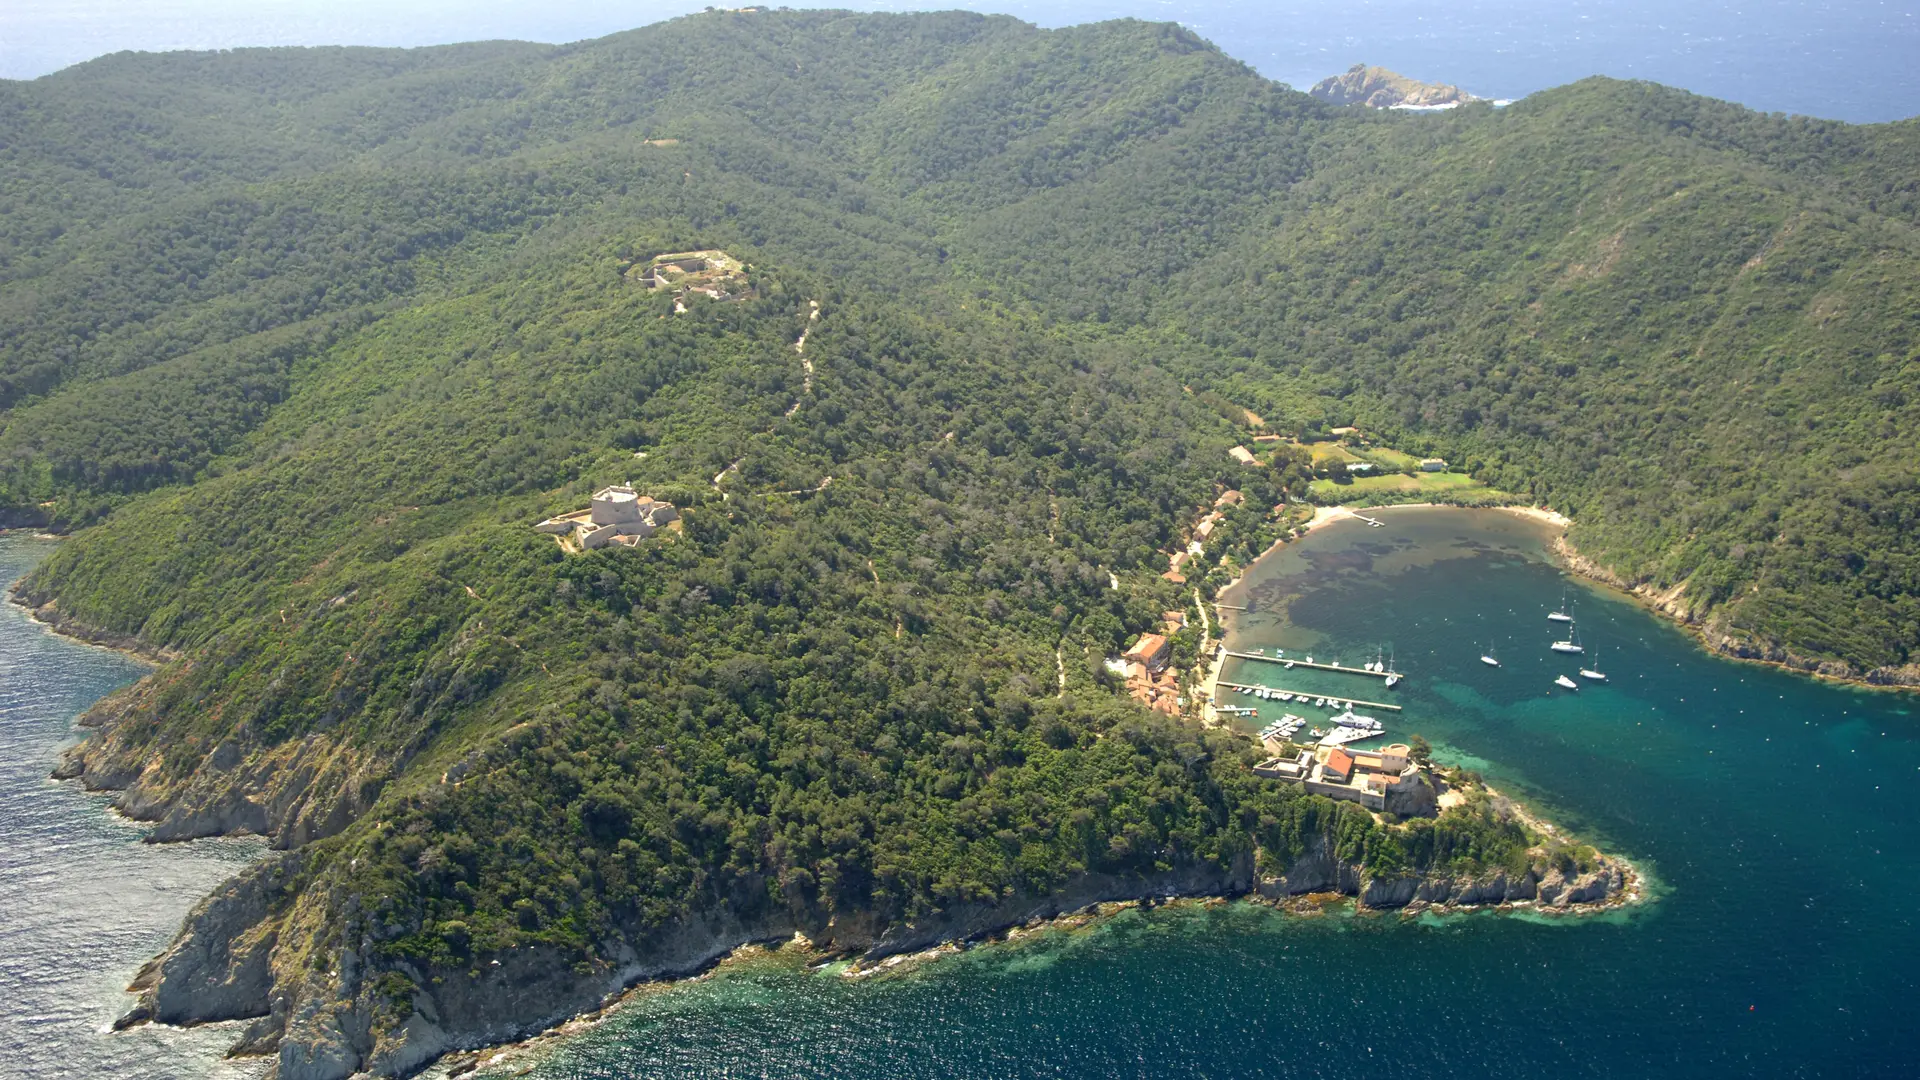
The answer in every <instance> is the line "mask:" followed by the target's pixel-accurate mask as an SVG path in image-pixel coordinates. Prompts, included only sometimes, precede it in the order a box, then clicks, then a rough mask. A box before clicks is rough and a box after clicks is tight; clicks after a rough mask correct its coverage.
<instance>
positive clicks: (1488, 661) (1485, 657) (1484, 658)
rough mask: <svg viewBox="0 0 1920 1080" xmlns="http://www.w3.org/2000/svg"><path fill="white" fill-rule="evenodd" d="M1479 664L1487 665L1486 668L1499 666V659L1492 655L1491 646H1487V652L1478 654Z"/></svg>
mask: <svg viewBox="0 0 1920 1080" xmlns="http://www.w3.org/2000/svg"><path fill="white" fill-rule="evenodd" d="M1480 662H1481V663H1483V664H1485V665H1487V666H1488V667H1499V666H1500V659H1499V657H1496V656H1494V655H1493V646H1491V645H1489V646H1487V651H1486V652H1483V653H1481V654H1480Z"/></svg>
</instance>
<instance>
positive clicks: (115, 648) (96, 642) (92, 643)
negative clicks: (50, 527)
mask: <svg viewBox="0 0 1920 1080" xmlns="http://www.w3.org/2000/svg"><path fill="white" fill-rule="evenodd" d="M20 580H21V581H24V580H26V579H25V578H24V577H23V578H21V579H20ZM19 584H20V583H19V582H18V581H16V582H14V583H13V584H12V585H9V586H7V588H6V601H7V603H8V604H10V605H11V606H13V607H16V608H19V609H20V610H21V611H22V612H24V613H25V614H26V616H27V618H29V619H31V620H33V621H34V622H35V623H38V624H39V626H40V628H41V629H43V630H45V631H46V632H47V633H50V634H54V635H56V636H58V637H63V638H66V639H67V640H68V641H71V642H74V643H75V644H79V645H86V646H88V647H90V648H95V649H105V650H107V651H108V652H116V653H119V654H120V655H122V656H125V657H128V658H130V659H133V660H138V661H140V662H141V663H143V664H146V665H147V666H149V667H154V668H158V667H161V666H163V665H166V664H170V663H172V662H174V661H175V660H178V659H180V656H181V654H180V652H179V651H178V650H176V649H168V648H162V647H159V646H155V645H149V644H147V643H146V642H144V641H142V640H140V639H139V638H138V637H137V636H134V635H132V634H116V633H113V632H112V631H108V630H101V629H99V628H98V627H94V626H90V625H88V624H86V623H84V622H81V621H80V620H78V619H74V618H69V617H68V616H66V615H64V614H62V613H61V612H60V609H59V608H58V607H57V606H56V604H55V602H54V601H51V600H49V601H48V602H46V603H44V604H37V605H36V604H34V603H33V602H32V601H30V600H28V599H26V598H25V597H24V596H22V595H21V593H20V589H19ZM149 674H151V672H149ZM145 677H146V676H144V675H143V676H141V678H143V679H144V678H145ZM136 682H137V680H136Z"/></svg>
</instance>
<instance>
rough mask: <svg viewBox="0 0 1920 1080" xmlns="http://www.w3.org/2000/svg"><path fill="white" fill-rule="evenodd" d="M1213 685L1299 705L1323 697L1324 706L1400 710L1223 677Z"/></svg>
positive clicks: (1389, 705) (1371, 702) (1355, 699)
mask: <svg viewBox="0 0 1920 1080" xmlns="http://www.w3.org/2000/svg"><path fill="white" fill-rule="evenodd" d="M1214 685H1215V686H1220V687H1225V688H1226V689H1228V690H1239V691H1241V692H1243V693H1249V694H1255V693H1259V692H1261V691H1265V692H1267V693H1269V694H1272V695H1273V696H1274V698H1275V699H1276V700H1279V701H1281V702H1287V701H1292V702H1295V703H1297V704H1301V705H1306V704H1310V703H1312V702H1313V701H1314V700H1315V699H1317V698H1324V699H1326V701H1327V705H1326V706H1324V707H1326V708H1332V707H1335V706H1336V704H1337V705H1338V706H1339V707H1348V706H1353V705H1361V706H1365V707H1366V708H1369V709H1386V710H1387V711H1389V712H1399V711H1400V706H1398V705H1394V704H1390V703H1388V702H1385V701H1362V700H1361V699H1359V698H1350V697H1343V696H1341V695H1339V694H1327V693H1324V692H1323V693H1307V692H1305V691H1301V690H1286V689H1282V688H1280V687H1277V686H1261V685H1260V684H1258V683H1237V682H1227V681H1226V680H1224V679H1222V680H1220V681H1219V682H1216V683H1214ZM1216 711H1219V712H1226V711H1228V710H1227V708H1217V710H1216ZM1236 711H1241V712H1243V713H1244V712H1245V711H1248V710H1236Z"/></svg>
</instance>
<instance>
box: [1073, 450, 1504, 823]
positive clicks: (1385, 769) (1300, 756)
mask: <svg viewBox="0 0 1920 1080" xmlns="http://www.w3.org/2000/svg"><path fill="white" fill-rule="evenodd" d="M1247 417H1248V422H1249V424H1251V425H1253V426H1254V428H1255V433H1254V434H1253V435H1252V437H1251V439H1250V440H1249V442H1250V445H1247V444H1242V445H1236V446H1233V447H1231V448H1230V449H1229V450H1228V451H1227V453H1228V456H1229V457H1230V458H1231V460H1232V461H1233V462H1234V463H1235V464H1237V465H1239V466H1241V467H1242V468H1245V469H1248V470H1267V469H1272V470H1276V471H1279V470H1281V469H1285V468H1288V467H1293V468H1295V469H1296V470H1297V471H1296V476H1297V475H1298V473H1300V472H1304V473H1306V474H1307V475H1308V476H1310V477H1311V482H1310V486H1308V489H1307V492H1306V495H1307V499H1305V500H1303V502H1302V503H1300V504H1295V503H1291V502H1289V501H1288V500H1287V499H1286V498H1285V497H1282V498H1281V499H1280V501H1279V502H1278V503H1276V504H1275V505H1274V506H1273V508H1272V510H1271V511H1270V512H1269V513H1265V514H1262V515H1260V517H1261V519H1262V520H1264V521H1266V522H1267V523H1268V524H1267V530H1268V531H1269V532H1271V533H1272V534H1273V535H1272V536H1270V537H1263V540H1265V539H1271V540H1280V539H1284V538H1288V537H1297V536H1299V535H1302V534H1303V533H1304V531H1305V529H1306V527H1308V526H1309V525H1310V522H1308V521H1306V520H1303V519H1302V516H1301V515H1302V513H1304V512H1305V511H1306V508H1307V506H1308V505H1321V506H1324V505H1326V504H1327V503H1338V502H1342V501H1348V500H1349V499H1350V498H1352V497H1353V496H1354V495H1355V494H1359V495H1361V496H1363V497H1364V496H1366V495H1367V494H1369V493H1371V494H1373V495H1374V496H1376V497H1379V498H1382V499H1383V500H1385V501H1393V499H1392V496H1393V495H1396V494H1398V495H1402V496H1403V497H1404V496H1407V495H1416V494H1418V493H1421V492H1428V491H1441V490H1460V489H1462V488H1465V487H1469V486H1471V487H1476V488H1483V487H1484V485H1480V484H1478V482H1477V481H1473V480H1471V478H1468V477H1466V476H1465V475H1464V474H1460V473H1455V472H1451V471H1449V470H1450V466H1449V464H1448V463H1447V461H1445V460H1444V459H1442V458H1438V457H1425V458H1421V457H1415V456H1413V455H1410V454H1404V453H1401V452H1399V451H1397V450H1392V449H1388V448H1382V447H1376V446H1374V445H1372V443H1371V441H1370V440H1368V439H1367V438H1366V436H1365V435H1363V434H1362V433H1361V431H1360V429H1359V428H1357V427H1354V426H1344V427H1335V428H1332V429H1330V430H1328V431H1325V432H1322V433H1320V434H1318V435H1304V436H1302V437H1296V438H1289V437H1287V436H1283V435H1279V434H1275V433H1271V432H1268V431H1264V430H1262V428H1264V422H1263V421H1260V420H1259V419H1258V418H1257V417H1254V416H1253V415H1252V414H1251V413H1248V414H1247ZM1296 482H1297V481H1296ZM1244 486H1245V487H1246V489H1247V490H1267V486H1266V485H1261V484H1257V483H1249V484H1247V485H1244ZM1356 488H1357V489H1358V492H1357V493H1356V491H1355V489H1356ZM1247 490H1242V489H1241V488H1230V489H1228V490H1226V491H1223V492H1221V493H1220V494H1219V495H1218V496H1216V497H1215V499H1214V500H1213V502H1212V504H1211V506H1206V507H1203V508H1202V511H1201V514H1200V516H1199V518H1198V519H1197V520H1196V521H1195V522H1194V524H1193V525H1192V526H1191V528H1190V529H1189V530H1188V531H1187V533H1186V536H1185V539H1184V542H1183V543H1182V544H1181V545H1180V546H1179V547H1178V548H1177V549H1176V550H1174V551H1172V552H1170V553H1169V554H1168V556H1167V560H1168V563H1167V569H1166V570H1165V571H1164V572H1163V573H1162V574H1161V575H1160V576H1161V578H1162V579H1164V580H1165V581H1167V582H1169V583H1171V584H1173V585H1176V586H1184V585H1186V584H1188V580H1189V579H1188V574H1189V572H1190V570H1191V568H1192V567H1194V566H1196V565H1201V563H1202V562H1203V560H1204V561H1206V562H1215V563H1217V562H1219V561H1220V559H1219V557H1218V555H1217V554H1216V557H1215V558H1214V559H1211V560H1206V559H1205V557H1206V555H1207V552H1208V544H1209V542H1210V541H1211V540H1213V539H1214V538H1215V535H1216V533H1217V532H1218V531H1219V530H1220V529H1221V528H1222V527H1223V526H1224V524H1225V523H1226V521H1227V519H1228V516H1229V515H1230V514H1232V513H1233V512H1234V511H1236V510H1238V509H1240V508H1243V507H1246V506H1247V503H1248V495H1247ZM1296 490H1297V489H1296ZM1325 512H1326V511H1324V510H1322V511H1319V512H1318V513H1319V514H1324V513H1325ZM1312 516H1313V517H1314V519H1315V520H1318V514H1316V515H1312ZM1239 520H1243V521H1244V520H1248V519H1239ZM1363 520H1369V521H1370V522H1371V519H1364V518H1363ZM1372 523H1374V524H1378V523H1377V522H1372ZM1239 528H1240V529H1241V530H1242V531H1244V529H1245V525H1244V524H1243V525H1241V526H1239ZM1263 549H1264V544H1263ZM1202 570H1203V572H1220V573H1225V572H1226V570H1225V569H1224V568H1223V567H1219V566H1203V567H1202ZM1235 572H1236V573H1237V572H1238V571H1237V569H1236V571H1235ZM1194 600H1195V602H1196V603H1201V604H1202V605H1203V611H1202V612H1201V616H1202V619H1203V621H1204V620H1205V614H1206V612H1205V610H1204V607H1206V606H1213V607H1220V608H1227V609H1233V610H1238V609H1237V608H1236V606H1235V605H1230V604H1213V605H1208V604H1206V602H1205V601H1204V600H1203V599H1202V596H1201V594H1200V593H1199V592H1196V593H1195V595H1194ZM1187 626H1188V617H1187V612H1186V611H1165V612H1163V613H1162V615H1161V626H1160V627H1159V629H1158V630H1155V631H1149V632H1145V633H1141V634H1139V635H1138V636H1137V637H1136V638H1135V639H1134V641H1133V642H1132V644H1131V645H1130V646H1129V647H1128V648H1127V650H1126V651H1125V652H1124V653H1122V654H1121V655H1120V656H1119V657H1117V658H1113V659H1109V660H1108V661H1107V663H1106V666H1107V669H1108V670H1109V671H1111V672H1113V674H1115V675H1116V676H1118V677H1119V678H1120V679H1121V681H1122V684H1123V686H1124V688H1125V691H1126V693H1127V695H1128V696H1129V697H1130V698H1132V699H1133V700H1134V701H1136V702H1138V703H1140V704H1141V705H1142V706H1144V707H1145V708H1148V709H1151V710H1153V711H1154V712H1158V713H1161V714H1163V715H1167V716H1180V715H1188V714H1196V715H1202V716H1204V718H1205V720H1206V722H1207V723H1209V724H1220V723H1231V722H1232V721H1233V720H1234V719H1235V718H1240V717H1251V716H1255V715H1257V713H1256V711H1255V710H1254V709H1253V708H1252V707H1251V704H1257V702H1254V703H1250V704H1249V705H1248V706H1235V705H1229V704H1227V703H1225V702H1224V701H1222V700H1221V696H1222V695H1224V694H1229V693H1235V692H1237V693H1240V694H1244V695H1248V696H1252V697H1258V698H1261V699H1265V700H1277V701H1282V702H1293V701H1295V700H1297V701H1298V702H1299V707H1300V708H1301V709H1302V711H1305V709H1306V708H1307V707H1309V705H1310V704H1314V705H1320V706H1322V707H1325V708H1329V709H1333V710H1336V713H1335V715H1333V716H1332V717H1331V718H1330V719H1329V720H1328V721H1326V722H1324V723H1323V724H1322V725H1321V726H1319V727H1314V728H1312V729H1311V730H1307V729H1308V724H1309V721H1307V720H1306V719H1305V718H1303V717H1301V716H1296V715H1294V714H1292V713H1288V714H1286V716H1285V717H1284V718H1283V719H1282V720H1280V721H1278V722H1276V723H1272V724H1268V725H1267V726H1266V727H1265V728H1264V729H1263V730H1261V731H1260V732H1259V734H1258V736H1257V737H1258V739H1259V741H1260V743H1261V746H1262V749H1263V751H1264V753H1265V755H1266V756H1265V757H1264V758H1263V759H1262V760H1260V761H1259V762H1258V763H1257V764H1256V765H1254V766H1253V773H1254V775H1256V776H1259V777H1261V778H1263V779H1269V780H1276V781H1283V782H1292V783H1298V784H1300V785H1301V786H1302V787H1303V788H1304V789H1305V790H1307V791H1308V792H1310V793H1312V794H1316V795H1324V796H1326V797H1328V798H1332V799H1341V800H1345V801H1349V802H1354V803H1357V804H1359V805H1361V806H1363V807H1366V808H1367V809H1368V810H1372V811H1374V812H1377V813H1387V814H1398V815H1402V816H1433V815H1435V814H1437V813H1438V808H1439V803H1440V793H1441V792H1442V791H1443V790H1444V785H1443V784H1441V782H1440V781H1439V780H1438V779H1436V778H1435V777H1434V776H1433V775H1432V772H1431V769H1430V767H1429V765H1428V763H1427V762H1426V761H1425V760H1424V754H1421V755H1416V754H1415V753H1414V751H1413V749H1412V748H1411V747H1409V746H1408V745H1407V744H1406V743H1402V742H1394V743H1390V744H1388V745H1386V746H1384V747H1382V748H1379V749H1362V748H1360V747H1358V746H1355V745H1352V744H1355V743H1360V742H1365V741H1370V740H1373V739H1377V738H1382V737H1383V736H1384V735H1385V728H1384V726H1383V725H1381V724H1380V723H1379V721H1377V720H1374V719H1373V718H1372V717H1369V716H1364V715H1360V714H1358V713H1356V712H1355V711H1354V710H1355V707H1356V706H1359V707H1362V708H1366V709H1368V710H1369V711H1376V710H1379V711H1386V712H1398V711H1399V709H1400V707H1399V706H1397V705H1394V704H1391V703H1390V702H1384V701H1379V702H1376V701H1362V700H1360V699H1359V698H1356V697H1347V696H1344V695H1341V694H1339V693H1337V692H1336V693H1335V694H1332V695H1327V694H1320V693H1317V692H1316V693H1315V694H1308V693H1304V692H1302V693H1297V694H1296V693H1293V692H1288V691H1285V690H1282V689H1281V688H1278V687H1271V686H1264V685H1259V684H1257V683H1231V682H1223V681H1221V680H1220V678H1219V673H1220V671H1221V665H1222V664H1224V663H1225V661H1226V660H1227V659H1228V658H1229V657H1233V658H1237V659H1239V660H1241V661H1242V662H1243V663H1244V662H1247V661H1269V662H1272V663H1274V664H1279V665H1282V666H1283V667H1284V668H1285V669H1286V670H1288V671H1293V670H1295V669H1299V670H1308V669H1315V670H1319V671H1326V672H1335V673H1341V674H1349V675H1362V676H1372V677H1377V678H1380V679H1382V680H1383V681H1384V687H1385V688H1386V689H1391V688H1392V687H1393V686H1394V685H1396V684H1397V683H1399V682H1400V681H1401V679H1402V676H1401V675H1400V674H1399V673H1398V672H1397V671H1394V670H1392V667H1391V665H1390V664H1386V663H1380V662H1374V663H1368V664H1366V665H1364V666H1362V667H1352V668H1349V667H1342V666H1341V665H1339V664H1338V663H1332V664H1329V663H1314V662H1313V658H1312V657H1304V658H1302V657H1294V658H1292V659H1283V658H1282V656H1281V655H1280V654H1277V653H1276V655H1273V656H1267V655H1264V654H1263V651H1262V650H1255V651H1254V652H1252V653H1239V652H1230V651H1229V650H1227V649H1226V647H1225V646H1224V644H1219V643H1216V642H1214V641H1213V639H1212V626H1211V624H1210V623H1209V624H1207V625H1206V626H1204V627H1203V630H1204V631H1205V633H1204V634H1203V635H1202V652H1203V654H1204V653H1211V654H1212V655H1211V656H1209V657H1207V659H1208V660H1209V661H1210V662H1209V663H1208V665H1207V666H1208V668H1209V669H1210V674H1209V675H1208V676H1207V678H1206V680H1205V681H1206V683H1207V685H1205V686H1204V687H1203V686H1200V685H1197V684H1194V683H1192V678H1194V677H1195V676H1192V675H1190V676H1189V678H1188V685H1187V686H1186V688H1185V689H1183V686H1182V677H1181V674H1180V672H1179V670H1178V669H1177V666H1176V665H1175V663H1174V641H1175V639H1176V637H1178V636H1179V635H1180V634H1181V632H1182V631H1183V630H1185V629H1186V628H1187ZM1181 640H1183V641H1184V640H1187V639H1184V638H1182V639H1181ZM1182 647H1183V648H1190V646H1182ZM1183 655H1185V654H1183ZM1187 662H1188V661H1186V660H1183V661H1181V664H1182V665H1184V664H1186V663H1187ZM1195 671H1196V672H1197V671H1199V666H1198V665H1196V667H1195ZM1237 677H1238V678H1243V679H1253V678H1255V676H1251V675H1242V676H1237ZM1342 710H1343V711H1342ZM1414 742H1415V743H1419V740H1417V739H1416V740H1414ZM1420 745H1422V746H1424V744H1420Z"/></svg>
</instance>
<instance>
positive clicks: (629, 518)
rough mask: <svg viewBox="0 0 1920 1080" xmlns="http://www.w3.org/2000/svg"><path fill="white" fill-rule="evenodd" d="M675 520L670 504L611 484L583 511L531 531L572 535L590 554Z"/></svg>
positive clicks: (550, 520) (633, 539)
mask: <svg viewBox="0 0 1920 1080" xmlns="http://www.w3.org/2000/svg"><path fill="white" fill-rule="evenodd" d="M679 518H680V511H679V510H677V509H675V508H674V505H673V504H672V503H669V502H662V501H660V500H659V499H655V498H653V497H652V496H650V495H642V494H640V493H639V492H637V491H635V490H634V489H633V487H632V486H631V485H628V484H612V485H609V486H607V487H603V488H601V489H600V490H599V491H596V492H594V493H593V497H592V498H591V499H589V500H588V502H587V508H586V509H585V510H576V511H574V512H573V513H571V514H562V515H561V516H559V517H554V518H548V519H547V520H545V521H542V522H540V523H539V524H538V525H535V526H534V528H536V529H538V530H540V531H541V532H544V533H552V534H554V535H556V536H565V535H567V534H568V533H572V534H573V536H574V539H575V540H576V541H578V542H579V544H580V547H581V548H582V549H583V550H587V551H592V550H593V549H595V548H603V547H606V546H607V545H608V544H611V543H615V542H621V543H626V544H632V543H634V542H636V541H638V540H641V539H644V538H646V537H648V536H652V535H653V534H654V532H655V531H657V530H659V529H661V528H664V527H665V526H666V524H667V523H668V522H670V521H678V520H679Z"/></svg>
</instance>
